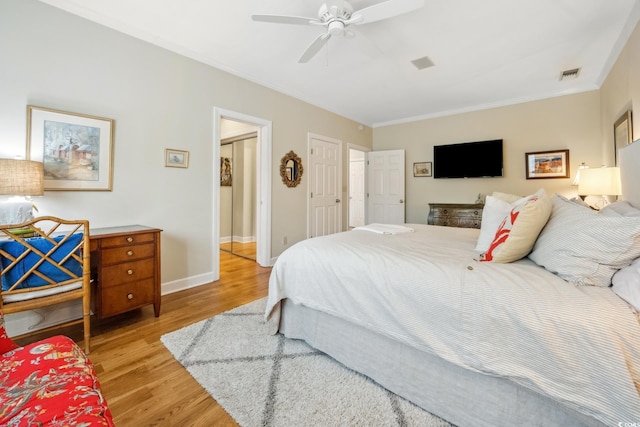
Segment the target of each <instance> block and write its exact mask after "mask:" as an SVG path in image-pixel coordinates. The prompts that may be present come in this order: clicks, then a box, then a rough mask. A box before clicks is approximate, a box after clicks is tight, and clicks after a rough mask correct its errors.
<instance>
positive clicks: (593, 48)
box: [40, 0, 640, 127]
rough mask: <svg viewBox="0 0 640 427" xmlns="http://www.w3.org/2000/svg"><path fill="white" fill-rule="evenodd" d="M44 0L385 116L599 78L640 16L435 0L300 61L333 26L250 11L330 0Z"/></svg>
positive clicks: (607, 0) (350, 110) (501, 100)
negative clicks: (270, 18)
mask: <svg viewBox="0 0 640 427" xmlns="http://www.w3.org/2000/svg"><path fill="white" fill-rule="evenodd" d="M40 1H42V2H43V3H47V4H50V5H52V6H55V7H58V8H61V9H64V10H67V11H69V12H71V13H74V14H76V15H80V16H83V17H85V18H87V19H90V20H92V21H95V22H98V23H100V24H103V25H105V26H108V27H111V28H114V29H116V30H118V31H121V32H123V33H126V34H129V35H132V36H134V37H137V38H140V39H143V40H146V41H148V42H151V43H153V44H156V45H159V46H162V47H164V48H167V49H169V50H172V51H175V52H178V53H180V54H183V55H185V56H188V57H191V58H193V59H196V60H198V61H201V62H204V63H207V64H210V65H212V66H214V67H216V68H219V69H222V70H225V71H228V72H230V73H232V74H235V75H238V76H240V77H243V78H246V79H248V80H251V81H254V82H256V83H259V84H262V85H264V86H267V87H269V88H273V89H275V90H278V91H280V92H283V93H285V94H288V95H291V96H293V97H295V98H298V99H301V100H304V101H306V102H309V103H311V104H314V105H316V106H319V107H321V108H324V109H327V110H329V111H332V112H335V113H337V114H340V115H342V116H345V117H348V118H350V119H353V120H355V121H357V122H359V123H362V124H365V125H369V126H374V127H376V126H381V125H386V124H392V123H401V122H406V121H410V120H416V119H420V118H428V117H437V116H442V115H448V114H453V113H458V112H464V111H472V110H477V109H482V108H489V107H494V106H500V105H508V104H513V103H517V102H523V101H529V100H535V99H542V98H548V97H553V96H558V95H563V94H569V93H576V92H582V91H587V90H593V89H597V88H598V87H600V85H601V84H602V82H603V80H604V77H606V74H607V73H608V71H609V70H610V68H611V66H612V65H613V63H614V62H615V59H616V58H617V56H618V54H619V52H620V50H621V49H622V47H623V46H624V43H625V42H626V40H627V38H628V36H629V34H630V33H631V31H632V30H633V29H634V28H635V25H636V24H637V22H638V19H639V17H640V0H529V1H525V0H425V6H424V7H423V8H421V9H419V10H416V11H414V12H410V13H406V14H403V15H399V16H396V17H394V18H390V19H386V20H382V21H378V22H372V23H368V24H366V25H358V26H355V25H352V26H351V27H350V29H354V30H355V31H356V32H357V34H356V36H355V37H354V38H351V39H348V38H342V37H333V38H332V39H331V40H330V41H329V43H328V46H327V47H326V48H323V50H322V51H321V52H320V53H319V54H318V55H317V56H316V57H314V58H313V59H312V60H311V61H309V62H308V63H306V64H300V63H298V58H299V57H300V55H302V52H304V51H305V49H306V48H307V46H309V44H310V43H311V42H312V41H313V40H314V39H315V38H316V37H317V36H318V35H319V34H320V33H321V32H322V31H323V29H322V28H321V27H316V26H301V25H284V24H273V23H264V22H255V21H253V20H252V19H251V15H252V14H275V15H293V16H304V17H311V18H315V17H317V11H318V8H319V7H320V5H321V4H322V3H323V0H227V1H224V0H40ZM332 1H338V2H341V1H343V0H332ZM380 1H381V0H352V1H351V2H350V3H351V4H352V6H353V8H354V9H356V10H358V9H362V8H364V7H367V6H370V5H372V4H376V3H380ZM423 56H428V57H429V58H430V59H431V60H432V61H433V62H434V63H435V66H433V67H430V68H426V69H423V70H418V69H416V68H415V67H414V65H413V64H412V63H411V61H412V60H414V59H417V58H421V57H423ZM572 68H580V69H581V71H580V74H579V77H578V78H577V79H573V80H569V81H567V80H565V81H560V79H559V77H560V74H561V72H562V71H564V70H567V69H572Z"/></svg>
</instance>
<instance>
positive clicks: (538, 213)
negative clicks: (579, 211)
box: [481, 189, 551, 263]
mask: <svg viewBox="0 0 640 427" xmlns="http://www.w3.org/2000/svg"><path fill="white" fill-rule="evenodd" d="M550 214H551V200H550V199H549V196H547V193H546V192H545V191H544V190H543V189H540V190H538V191H537V192H536V193H535V194H532V195H530V196H527V197H525V198H523V199H522V200H520V201H518V202H516V203H515V206H513V208H512V209H511V211H510V212H509V213H508V214H507V216H506V217H505V218H504V220H503V221H502V223H501V224H500V226H499V227H498V230H497V231H496V234H495V237H494V238H493V241H492V242H491V244H490V245H489V248H488V249H487V250H486V252H485V253H484V254H482V258H481V261H492V262H500V263H508V262H513V261H517V260H519V259H520V258H523V257H525V256H527V254H528V253H529V252H531V249H532V248H533V245H534V243H535V242H536V239H537V238H538V234H540V231H541V230H542V228H543V227H544V225H545V224H546V223H547V220H548V219H549V215H550Z"/></svg>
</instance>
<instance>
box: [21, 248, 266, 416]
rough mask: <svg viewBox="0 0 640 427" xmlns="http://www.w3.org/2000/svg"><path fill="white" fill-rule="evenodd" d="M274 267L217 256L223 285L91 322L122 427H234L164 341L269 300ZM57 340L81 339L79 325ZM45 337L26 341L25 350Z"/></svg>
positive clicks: (105, 384)
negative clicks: (155, 311) (155, 312)
mask: <svg viewBox="0 0 640 427" xmlns="http://www.w3.org/2000/svg"><path fill="white" fill-rule="evenodd" d="M270 273H271V269H270V268H263V267H260V266H259V265H258V264H257V263H255V262H253V261H251V260H247V259H245V258H241V257H237V256H234V255H231V254H228V253H225V252H221V253H220V277H221V278H220V280H219V281H218V282H214V283H209V284H206V285H202V286H198V287H197V288H193V289H189V290H186V291H181V292H176V293H174V294H170V295H165V296H163V297H162V307H161V314H160V317H159V318H156V317H154V315H153V306H148V307H144V308H142V309H140V310H135V311H132V312H130V313H125V314H122V315H119V316H114V317H112V318H108V319H104V320H102V321H97V320H92V325H91V335H92V336H91V354H90V355H89V358H90V359H91V361H92V362H93V363H94V365H95V368H96V371H97V373H98V378H99V380H100V383H101V386H102V391H103V394H104V397H105V399H106V400H107V402H108V403H109V407H110V408H111V411H112V413H113V416H114V421H115V423H116V425H117V426H119V427H127V426H134V427H143V426H167V427H169V426H171V427H173V426H237V424H236V423H235V421H234V420H233V419H232V418H231V417H230V416H229V415H228V414H227V413H226V412H225V411H224V409H222V408H221V407H220V406H219V405H218V404H217V403H216V401H215V400H214V399H212V398H211V396H209V394H208V393H207V392H206V391H205V390H204V389H203V388H202V387H201V386H200V385H199V384H198V383H197V382H196V381H195V380H194V379H193V377H191V375H190V374H189V373H188V372H187V371H186V370H185V369H184V368H183V367H182V365H180V363H178V362H177V361H176V360H175V359H174V358H173V356H172V355H171V353H169V351H168V350H167V349H166V348H165V347H164V345H163V344H162V343H161V342H160V337H161V336H162V335H164V334H166V333H168V332H172V331H175V330H177V329H180V328H182V327H184V326H187V325H190V324H192V323H195V322H199V321H200V320H204V319H207V318H209V317H211V316H214V315H216V314H218V313H222V312H223V311H227V310H230V309H232V308H235V307H238V306H240V305H243V304H247V303H249V302H251V301H255V300H256V299H259V298H262V297H265V296H266V295H267V290H268V282H269V274H270ZM55 333H56V334H57V333H60V334H64V335H67V336H70V337H71V338H73V339H74V340H76V341H77V342H81V340H82V328H81V327H80V325H78V326H74V327H69V328H65V329H60V330H58V331H55ZM41 338H43V336H38V335H36V336H33V337H29V338H24V339H23V340H20V341H19V344H26V343H29V342H33V341H36V340H38V339H41Z"/></svg>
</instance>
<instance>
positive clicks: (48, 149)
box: [26, 105, 114, 191]
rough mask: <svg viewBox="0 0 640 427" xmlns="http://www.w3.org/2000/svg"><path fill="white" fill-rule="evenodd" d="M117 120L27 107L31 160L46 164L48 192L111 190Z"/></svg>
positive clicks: (28, 143) (28, 152)
mask: <svg viewBox="0 0 640 427" xmlns="http://www.w3.org/2000/svg"><path fill="white" fill-rule="evenodd" d="M113 131H114V120H113V119H106V118H104V117H96V116H89V115H86V114H79V113H71V112H68V111H60V110H54V109H51V108H43V107H36V106H33V105H28V106H27V156H26V158H27V160H35V161H38V162H42V163H43V166H44V189H45V190H69V191H72V190H83V191H111V188H112V182H113Z"/></svg>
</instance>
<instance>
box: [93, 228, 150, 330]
mask: <svg viewBox="0 0 640 427" xmlns="http://www.w3.org/2000/svg"><path fill="white" fill-rule="evenodd" d="M161 231H162V230H160V229H158V228H151V227H145V226H143V225H128V226H123V227H107V228H93V229H91V230H90V234H91V275H92V278H93V279H94V282H95V288H94V290H93V294H94V295H95V301H94V302H95V307H94V312H95V314H96V316H97V317H98V318H104V317H109V316H113V315H116V314H120V313H124V312H126V311H129V310H133V309H136V308H139V307H143V306H145V305H149V304H153V310H154V314H155V316H156V317H158V316H160V299H161V298H160V232H161Z"/></svg>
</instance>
